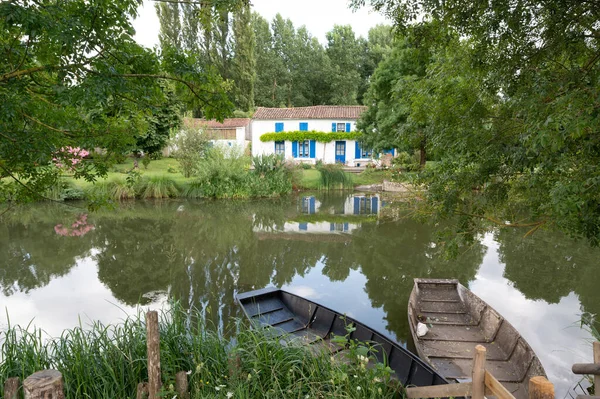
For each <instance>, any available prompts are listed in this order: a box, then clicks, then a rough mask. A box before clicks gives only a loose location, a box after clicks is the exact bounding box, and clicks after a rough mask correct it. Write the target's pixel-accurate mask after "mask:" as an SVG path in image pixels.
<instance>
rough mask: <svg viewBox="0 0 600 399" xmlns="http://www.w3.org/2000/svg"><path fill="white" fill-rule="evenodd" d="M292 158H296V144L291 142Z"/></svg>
mask: <svg viewBox="0 0 600 399" xmlns="http://www.w3.org/2000/svg"><path fill="white" fill-rule="evenodd" d="M292 156H293V157H294V158H298V142H297V141H292Z"/></svg>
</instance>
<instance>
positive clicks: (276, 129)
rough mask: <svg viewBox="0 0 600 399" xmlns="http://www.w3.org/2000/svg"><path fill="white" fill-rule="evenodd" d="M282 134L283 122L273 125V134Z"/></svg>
mask: <svg viewBox="0 0 600 399" xmlns="http://www.w3.org/2000/svg"><path fill="white" fill-rule="evenodd" d="M279 132H283V122H277V123H275V133H279Z"/></svg>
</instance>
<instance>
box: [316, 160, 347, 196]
mask: <svg viewBox="0 0 600 399" xmlns="http://www.w3.org/2000/svg"><path fill="white" fill-rule="evenodd" d="M317 169H318V170H319V172H320V173H321V184H320V188H321V189H323V190H336V189H352V188H354V185H353V181H352V176H351V175H350V174H349V173H346V172H344V170H343V169H342V166H341V165H339V164H331V165H320V166H318V167H317Z"/></svg>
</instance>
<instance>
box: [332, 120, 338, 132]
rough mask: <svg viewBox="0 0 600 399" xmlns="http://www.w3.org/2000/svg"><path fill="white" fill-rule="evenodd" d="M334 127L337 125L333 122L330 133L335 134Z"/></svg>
mask: <svg viewBox="0 0 600 399" xmlns="http://www.w3.org/2000/svg"><path fill="white" fill-rule="evenodd" d="M336 127H337V125H336V124H335V122H333V123H332V124H331V131H332V132H335V131H336Z"/></svg>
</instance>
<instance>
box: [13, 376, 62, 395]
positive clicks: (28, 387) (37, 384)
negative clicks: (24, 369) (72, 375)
mask: <svg viewBox="0 0 600 399" xmlns="http://www.w3.org/2000/svg"><path fill="white" fill-rule="evenodd" d="M23 392H24V393H25V399H48V398H52V399H65V392H64V385H63V378H62V374H61V373H60V372H58V371H56V370H43V371H38V372H37V373H34V374H32V375H30V376H29V377H27V378H26V379H25V381H23Z"/></svg>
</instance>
